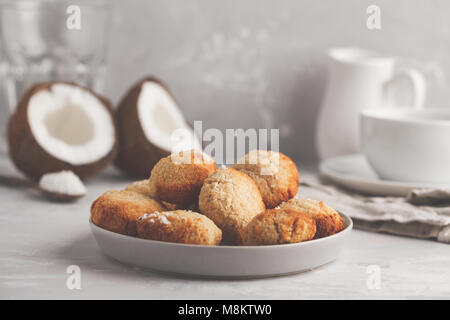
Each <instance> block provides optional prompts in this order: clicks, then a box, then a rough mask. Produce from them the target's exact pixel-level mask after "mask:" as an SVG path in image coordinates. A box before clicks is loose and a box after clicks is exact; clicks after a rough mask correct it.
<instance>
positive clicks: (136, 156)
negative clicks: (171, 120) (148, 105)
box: [115, 77, 175, 178]
mask: <svg viewBox="0 0 450 320" xmlns="http://www.w3.org/2000/svg"><path fill="white" fill-rule="evenodd" d="M145 82H155V83H157V84H158V85H160V86H161V87H163V88H164V89H165V90H166V91H167V92H168V94H169V95H170V96H171V98H172V99H174V101H175V98H174V96H173V94H172V93H171V92H170V90H169V89H168V87H167V86H166V85H165V84H164V83H163V82H162V81H161V80H159V79H157V78H155V77H146V78H144V79H142V80H140V81H138V82H137V83H136V84H134V85H133V86H132V87H131V88H130V89H129V90H128V92H127V93H126V94H125V96H124V97H123V98H122V100H121V102H120V104H119V106H118V108H117V110H116V123H117V130H118V133H119V154H118V156H117V158H116V161H115V164H116V166H117V167H118V168H119V169H121V170H122V171H124V172H125V173H127V174H129V175H131V176H133V177H136V178H148V177H149V176H150V172H151V171H152V169H153V166H154V165H155V164H156V163H157V162H158V161H159V160H160V159H161V158H164V157H167V156H168V155H169V154H170V150H163V149H161V148H159V147H158V146H155V145H153V144H152V143H151V141H149V140H148V139H147V138H146V136H145V133H144V130H143V129H142V127H141V124H140V121H139V116H138V109H137V102H138V99H139V95H140V93H141V89H142V85H143V84H144V83H145Z"/></svg>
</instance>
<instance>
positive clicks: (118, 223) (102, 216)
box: [91, 190, 167, 236]
mask: <svg viewBox="0 0 450 320" xmlns="http://www.w3.org/2000/svg"><path fill="white" fill-rule="evenodd" d="M166 210H167V208H166V207H165V206H164V205H163V204H161V203H160V202H158V201H156V200H154V199H151V198H149V197H147V196H145V195H143V194H140V193H136V192H133V191H127V190H122V191H116V190H112V191H107V192H105V193H104V194H102V195H101V196H100V197H98V198H97V200H95V201H94V203H93V204H92V206H91V220H92V222H93V223H94V224H95V225H97V226H99V227H101V228H103V229H106V230H109V231H112V232H116V233H121V234H126V235H130V236H136V222H137V221H138V219H139V217H140V216H142V215H144V214H145V213H152V212H154V211H166Z"/></svg>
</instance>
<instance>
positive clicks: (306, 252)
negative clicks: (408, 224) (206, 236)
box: [89, 214, 353, 278]
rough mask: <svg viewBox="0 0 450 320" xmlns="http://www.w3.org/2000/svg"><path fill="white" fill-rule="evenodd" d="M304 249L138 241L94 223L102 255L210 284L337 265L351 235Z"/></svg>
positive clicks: (299, 246) (314, 242)
mask: <svg viewBox="0 0 450 320" xmlns="http://www.w3.org/2000/svg"><path fill="white" fill-rule="evenodd" d="M341 216H342V218H343V220H344V226H345V228H344V230H342V231H341V232H338V233H336V234H334V235H332V236H329V237H326V238H321V239H316V240H311V241H305V242H301V243H293V244H282V245H271V246H242V247H240V246H202V245H188V244H180V243H170V242H162V241H154V240H145V239H139V238H134V237H130V236H126V235H122V234H118V233H114V232H111V231H107V230H105V229H102V228H100V227H98V226H96V225H95V224H93V223H92V222H91V221H89V223H90V225H91V230H92V233H93V234H94V237H95V240H97V243H98V245H99V247H100V249H101V250H102V251H103V253H104V254H106V255H107V256H110V257H112V258H114V259H116V260H118V261H121V262H123V263H126V264H130V265H134V266H138V267H142V268H145V269H150V270H156V271H159V272H164V273H171V274H183V275H189V276H194V277H208V278H211V277H212V278H259V277H272V276H279V275H285V274H291V273H298V272H303V271H308V270H311V269H314V268H317V267H320V266H322V265H324V264H327V263H329V262H332V261H334V260H335V259H336V258H337V257H338V255H339V251H340V250H341V249H342V248H343V246H344V242H345V241H344V240H345V239H346V238H347V236H348V235H349V233H350V231H351V229H352V226H353V224H352V220H351V219H350V217H348V216H346V215H344V214H341Z"/></svg>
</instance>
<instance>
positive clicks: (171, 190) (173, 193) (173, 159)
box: [149, 150, 217, 206]
mask: <svg viewBox="0 0 450 320" xmlns="http://www.w3.org/2000/svg"><path fill="white" fill-rule="evenodd" d="M216 170H217V165H216V163H215V162H214V160H213V159H212V158H211V157H209V156H208V155H206V154H205V153H203V152H201V151H199V150H189V151H182V152H178V153H173V154H171V155H170V156H168V157H165V158H163V159H161V160H160V161H159V162H158V163H157V164H156V165H155V166H154V167H153V170H152V172H151V175H150V179H149V184H150V188H151V189H154V190H155V193H156V197H157V198H158V199H161V200H163V201H167V202H169V203H176V204H180V205H184V206H189V205H193V204H195V203H196V202H197V200H198V195H199V193H200V189H201V187H202V185H203V181H204V180H205V179H206V178H207V177H208V176H209V175H210V174H211V173H212V172H214V171H216Z"/></svg>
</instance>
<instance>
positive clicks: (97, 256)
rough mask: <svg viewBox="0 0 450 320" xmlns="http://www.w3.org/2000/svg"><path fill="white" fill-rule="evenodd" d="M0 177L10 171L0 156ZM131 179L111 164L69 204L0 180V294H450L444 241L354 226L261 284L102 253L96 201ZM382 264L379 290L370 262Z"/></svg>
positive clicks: (161, 296) (247, 296)
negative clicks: (77, 274)
mask: <svg viewBox="0 0 450 320" xmlns="http://www.w3.org/2000/svg"><path fill="white" fill-rule="evenodd" d="M0 169H1V170H0V173H9V174H11V173H14V172H13V169H12V167H11V165H10V164H9V163H8V162H6V161H5V160H4V159H3V160H0ZM129 182H130V181H129V179H128V178H126V177H125V176H123V175H121V174H119V173H118V172H117V171H115V170H113V169H108V170H107V171H106V172H105V173H103V174H101V175H100V176H98V177H96V178H93V179H91V180H88V181H87V187H88V195H87V196H86V197H85V198H83V199H81V200H80V201H78V202H76V203H73V204H57V203H51V202H47V201H46V200H44V199H43V198H42V197H41V196H40V195H39V194H37V193H36V192H35V191H32V190H24V189H12V188H7V187H3V186H0V204H1V206H0V234H1V239H0V298H1V299H23V298H28V299H29V298H31V299H47V298H52V299H53V298H57V299H80V298H82V299H90V298H96V299H99V298H100V299H101V298H115V299H333V298H338V299H367V298H376V299H378V298H394V299H398V298H406V299H412V298H450V246H449V245H448V244H441V243H437V242H434V241H426V240H417V239H411V238H404V237H397V236H391V235H386V234H375V233H369V232H364V231H358V230H354V231H353V232H352V234H351V235H350V238H349V241H348V243H347V246H346V248H345V250H344V251H343V252H342V253H341V256H340V257H339V259H338V260H337V261H335V262H333V263H331V264H329V265H326V266H323V267H321V268H319V269H316V270H313V271H311V272H307V273H302V274H297V275H292V276H285V277H277V278H269V279H259V280H233V281H230V280H226V281H225V280H220V281H219V280H201V279H189V278H176V277H172V276H167V275H162V274H157V273H152V272H148V271H144V270H140V269H138V268H134V267H129V266H126V265H123V264H120V263H118V262H115V261H113V260H111V259H109V258H108V257H106V256H104V255H103V254H102V252H101V251H100V249H99V248H98V246H97V244H96V242H95V240H94V238H93V236H92V234H91V232H90V229H89V224H88V219H89V208H90V204H91V203H92V201H93V200H94V199H95V198H96V197H97V196H98V195H100V194H101V193H102V192H104V191H106V190H108V189H119V188H122V187H124V186H125V185H126V184H128V183H129ZM70 265H78V266H79V267H80V269H81V289H79V290H76V289H75V290H69V289H68V288H67V286H66V281H67V278H68V277H69V274H67V273H66V270H67V267H68V266H70ZM369 265H377V266H379V268H380V271H381V272H380V280H381V287H380V289H369V288H368V286H367V284H366V283H367V279H368V277H369V274H368V273H367V267H368V266H369Z"/></svg>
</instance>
